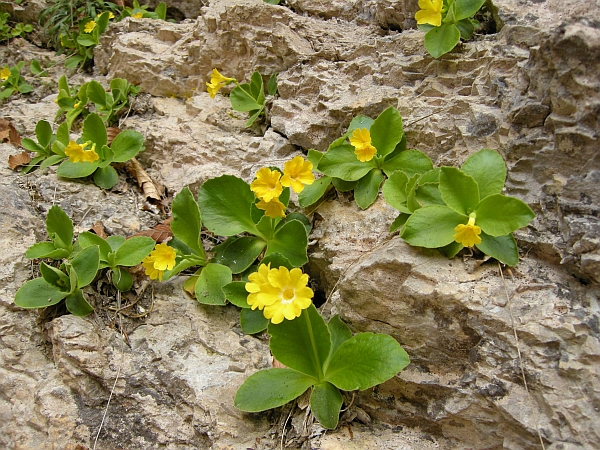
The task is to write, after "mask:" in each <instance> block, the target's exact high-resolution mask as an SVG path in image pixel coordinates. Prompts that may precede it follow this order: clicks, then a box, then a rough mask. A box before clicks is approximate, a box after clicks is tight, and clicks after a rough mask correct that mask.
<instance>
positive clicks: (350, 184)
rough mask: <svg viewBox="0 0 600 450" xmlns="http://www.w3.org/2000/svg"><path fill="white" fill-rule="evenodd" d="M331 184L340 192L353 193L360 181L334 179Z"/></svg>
mask: <svg viewBox="0 0 600 450" xmlns="http://www.w3.org/2000/svg"><path fill="white" fill-rule="evenodd" d="M331 184H332V185H333V187H334V188H336V190H338V191H339V192H350V191H353V190H354V188H355V187H356V185H357V184H358V180H356V181H344V180H342V179H340V178H332V179H331Z"/></svg>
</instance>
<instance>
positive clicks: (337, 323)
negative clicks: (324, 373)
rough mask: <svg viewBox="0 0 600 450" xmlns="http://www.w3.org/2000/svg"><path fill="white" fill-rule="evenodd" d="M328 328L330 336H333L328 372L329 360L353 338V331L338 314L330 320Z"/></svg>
mask: <svg viewBox="0 0 600 450" xmlns="http://www.w3.org/2000/svg"><path fill="white" fill-rule="evenodd" d="M327 328H328V329H329V334H331V348H330V349H329V358H328V361H327V362H326V364H325V370H327V365H328V364H329V359H331V357H332V356H333V355H334V353H335V352H337V349H338V348H340V345H342V344H343V343H344V342H346V341H347V340H348V339H350V338H351V337H352V331H350V328H348V325H346V324H345V323H344V322H342V319H340V316H339V315H337V314H336V315H335V316H333V317H332V318H331V319H329V322H327Z"/></svg>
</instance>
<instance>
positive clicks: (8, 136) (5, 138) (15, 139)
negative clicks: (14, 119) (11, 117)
mask: <svg viewBox="0 0 600 450" xmlns="http://www.w3.org/2000/svg"><path fill="white" fill-rule="evenodd" d="M0 142H10V143H11V144H13V145H14V146H16V147H20V146H21V136H20V135H19V133H18V132H17V130H16V129H15V127H14V126H13V124H12V123H10V122H9V121H8V120H6V119H2V118H0Z"/></svg>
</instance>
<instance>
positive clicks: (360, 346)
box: [325, 333, 410, 391]
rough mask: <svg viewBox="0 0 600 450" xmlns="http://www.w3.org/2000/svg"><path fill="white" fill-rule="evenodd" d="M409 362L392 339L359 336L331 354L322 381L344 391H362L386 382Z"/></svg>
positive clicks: (361, 334) (366, 334) (384, 336)
mask: <svg viewBox="0 0 600 450" xmlns="http://www.w3.org/2000/svg"><path fill="white" fill-rule="evenodd" d="M409 362H410V360H409V358H408V354H407V353H406V352H405V351H404V349H403V348H402V347H400V344H398V342H397V341H396V340H395V339H394V338H393V337H391V336H388V335H387V334H373V333H359V334H357V335H356V336H354V337H352V338H350V339H348V340H347V341H346V342H344V343H343V344H342V345H341V346H340V348H339V349H338V351H337V352H335V354H334V355H333V357H332V358H331V362H330V363H329V366H328V367H327V371H326V372H325V380H327V381H329V382H330V383H332V384H334V385H335V386H337V387H338V388H339V389H343V390H345V391H353V390H355V389H360V390H361V391H362V390H365V389H368V388H370V387H372V386H375V385H377V384H380V383H383V382H384V381H387V380H389V379H390V378H392V377H393V376H394V375H396V374H397V373H398V372H399V371H400V370H402V369H404V368H405V367H406V366H407V365H408V363H409Z"/></svg>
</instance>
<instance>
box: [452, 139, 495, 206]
mask: <svg viewBox="0 0 600 450" xmlns="http://www.w3.org/2000/svg"><path fill="white" fill-rule="evenodd" d="M460 170H461V172H464V173H466V174H467V175H469V176H471V177H472V178H473V179H474V180H475V182H476V183H477V185H478V186H479V197H480V198H481V199H484V198H486V197H487V196H488V195H492V194H500V193H501V192H502V188H504V180H506V164H504V160H503V159H502V156H500V154H499V153H498V152H497V151H494V150H489V149H487V148H484V149H483V150H480V151H478V152H477V153H475V154H473V155H471V156H470V157H469V158H468V159H467V160H466V161H465V163H464V164H463V165H462V167H461V168H460Z"/></svg>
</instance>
